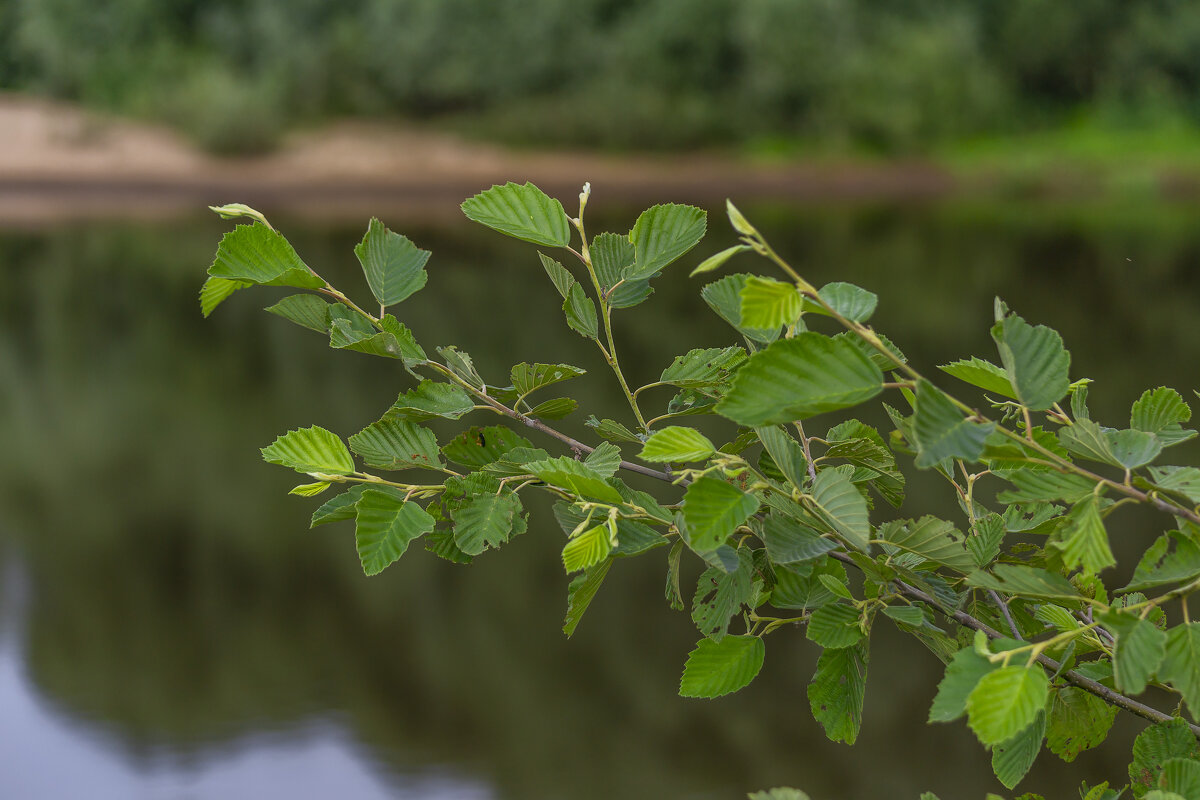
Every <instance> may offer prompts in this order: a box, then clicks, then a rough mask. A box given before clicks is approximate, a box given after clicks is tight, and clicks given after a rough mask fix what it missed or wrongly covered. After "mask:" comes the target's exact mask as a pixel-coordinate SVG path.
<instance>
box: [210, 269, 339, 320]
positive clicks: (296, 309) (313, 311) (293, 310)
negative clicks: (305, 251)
mask: <svg viewBox="0 0 1200 800" xmlns="http://www.w3.org/2000/svg"><path fill="white" fill-rule="evenodd" d="M209 280H213V279H212V278H209ZM247 285H249V284H247ZM265 310H266V311H268V312H270V313H272V314H275V315H277V316H280V317H283V318H284V319H286V320H291V321H292V322H294V323H296V324H297V325H301V326H303V327H305V328H308V329H309V330H313V331H316V332H317V333H327V332H328V331H329V303H326V302H325V301H324V300H322V299H321V298H319V297H317V296H316V295H315V294H293V295H291V296H289V297H285V298H283V299H282V300H280V301H279V302H278V303H276V304H275V305H273V306H268V307H267V308H266V309H265ZM205 316H207V315H205Z"/></svg>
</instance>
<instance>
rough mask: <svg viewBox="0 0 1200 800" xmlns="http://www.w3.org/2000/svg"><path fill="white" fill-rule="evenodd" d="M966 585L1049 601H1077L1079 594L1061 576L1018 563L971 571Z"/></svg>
mask: <svg viewBox="0 0 1200 800" xmlns="http://www.w3.org/2000/svg"><path fill="white" fill-rule="evenodd" d="M967 584H968V585H970V586H976V587H978V588H980V589H994V590H996V591H997V592H1000V593H1001V594H1013V595H1019V594H1024V595H1029V596H1030V597H1042V598H1046V599H1049V600H1078V599H1079V597H1080V595H1079V590H1077V589H1076V588H1075V587H1074V586H1072V585H1071V582H1070V581H1068V580H1067V579H1066V578H1064V577H1063V576H1062V575H1058V574H1056V573H1053V572H1047V571H1046V570H1044V569H1041V568H1039V567H1027V566H1024V565H1022V564H996V565H995V566H993V567H992V571H991V574H989V573H987V572H972V573H971V574H970V575H968V576H967Z"/></svg>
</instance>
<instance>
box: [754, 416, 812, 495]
mask: <svg viewBox="0 0 1200 800" xmlns="http://www.w3.org/2000/svg"><path fill="white" fill-rule="evenodd" d="M753 430H754V433H755V435H757V436H758V438H759V441H761V442H762V444H763V450H764V451H765V454H766V455H767V456H768V457H769V458H770V463H771V466H773V467H774V468H775V469H777V470H778V471H779V474H780V476H781V477H782V479H783V480H784V481H785V482H790V483H791V484H792V485H793V486H796V487H801V486H803V485H804V483H805V481H806V480H807V479H808V462H807V461H806V460H805V459H804V448H802V447H801V446H800V443H799V442H797V441H796V440H795V439H793V438H792V437H791V436H789V435H788V434H787V433H786V432H785V431H784V430H783V428H781V427H779V426H777V425H764V426H759V427H757V428H754V429H753ZM826 455H828V453H826Z"/></svg>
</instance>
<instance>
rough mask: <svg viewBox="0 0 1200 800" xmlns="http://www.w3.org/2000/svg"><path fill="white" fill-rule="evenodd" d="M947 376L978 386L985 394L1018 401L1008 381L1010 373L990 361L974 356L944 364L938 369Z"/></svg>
mask: <svg viewBox="0 0 1200 800" xmlns="http://www.w3.org/2000/svg"><path fill="white" fill-rule="evenodd" d="M938 369H940V370H941V371H942V372H945V373H946V374H947V375H950V376H952V377H955V378H958V379H959V380H960V381H964V382H966V383H969V384H971V385H972V386H978V387H979V388H980V389H983V390H984V391H985V392H991V393H992V394H998V395H1000V396H1001V397H1008V398H1011V399H1013V400H1016V399H1017V393H1016V391H1014V390H1013V387H1012V382H1011V381H1010V380H1009V379H1008V373H1007V372H1005V371H1004V370H1003V369H1001V368H1000V367H997V366H996V365H995V364H993V363H992V362H990V361H986V360H984V359H982V358H975V357H974V356H972V357H971V358H970V359H967V360H965V361H952V362H950V363H949V364H943V365H942V366H940V367H938Z"/></svg>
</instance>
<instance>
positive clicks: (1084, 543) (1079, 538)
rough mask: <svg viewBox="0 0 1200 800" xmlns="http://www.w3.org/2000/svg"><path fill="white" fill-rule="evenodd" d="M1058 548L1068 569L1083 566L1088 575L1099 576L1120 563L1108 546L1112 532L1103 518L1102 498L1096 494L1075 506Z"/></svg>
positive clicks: (1068, 516)
mask: <svg viewBox="0 0 1200 800" xmlns="http://www.w3.org/2000/svg"><path fill="white" fill-rule="evenodd" d="M1060 535H1061V536H1062V541H1061V542H1057V543H1055V547H1058V548H1059V549H1060V550H1062V559H1063V564H1064V565H1066V567H1067V568H1068V569H1074V568H1075V567H1078V566H1082V567H1083V570H1084V572H1087V573H1088V574H1091V575H1095V574H1096V573H1098V572H1100V570H1102V569H1105V568H1106V567H1111V566H1112V565H1113V564H1116V563H1117V560H1116V559H1115V558H1114V557H1113V554H1112V550H1111V549H1110V548H1109V546H1108V531H1106V530H1105V529H1104V520H1103V519H1102V518H1101V517H1100V498H1098V497H1097V496H1096V495H1094V494H1092V495H1089V496H1087V497H1085V498H1084V499H1083V500H1080V501H1079V502H1078V503H1076V504H1075V505H1074V506H1072V507H1071V510H1070V512H1069V513H1068V514H1067V516H1066V523H1065V525H1064V526H1063V527H1062V529H1061V532H1060Z"/></svg>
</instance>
